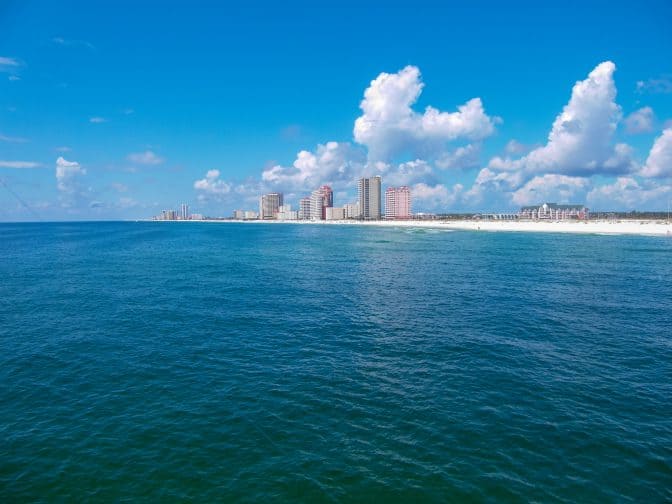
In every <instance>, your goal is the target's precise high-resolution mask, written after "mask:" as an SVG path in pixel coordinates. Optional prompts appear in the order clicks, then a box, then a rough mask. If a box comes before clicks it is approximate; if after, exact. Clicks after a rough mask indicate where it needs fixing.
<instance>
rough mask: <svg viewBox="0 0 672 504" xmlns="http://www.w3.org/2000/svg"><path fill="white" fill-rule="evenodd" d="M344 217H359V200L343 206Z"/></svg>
mask: <svg viewBox="0 0 672 504" xmlns="http://www.w3.org/2000/svg"><path fill="white" fill-rule="evenodd" d="M343 211H344V212H345V218H346V219H359V214H360V212H359V201H358V202H357V203H346V204H345V206H343Z"/></svg>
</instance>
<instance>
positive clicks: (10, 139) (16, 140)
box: [0, 133, 28, 143]
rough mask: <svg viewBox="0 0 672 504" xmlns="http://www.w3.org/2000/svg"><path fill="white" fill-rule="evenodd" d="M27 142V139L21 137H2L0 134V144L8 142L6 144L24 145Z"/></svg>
mask: <svg viewBox="0 0 672 504" xmlns="http://www.w3.org/2000/svg"><path fill="white" fill-rule="evenodd" d="M27 141H28V139H27V138H22V137H11V136H7V135H3V134H1V133H0V142H8V143H26V142H27Z"/></svg>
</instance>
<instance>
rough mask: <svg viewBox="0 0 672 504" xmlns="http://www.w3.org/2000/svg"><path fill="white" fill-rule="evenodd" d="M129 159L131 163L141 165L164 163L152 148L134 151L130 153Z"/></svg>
mask: <svg viewBox="0 0 672 504" xmlns="http://www.w3.org/2000/svg"><path fill="white" fill-rule="evenodd" d="M128 160H129V161H130V162H131V163H135V164H141V165H158V164H161V163H163V159H162V158H160V157H159V156H157V155H156V154H155V153H154V152H152V151H150V150H148V151H145V152H133V153H131V154H129V155H128Z"/></svg>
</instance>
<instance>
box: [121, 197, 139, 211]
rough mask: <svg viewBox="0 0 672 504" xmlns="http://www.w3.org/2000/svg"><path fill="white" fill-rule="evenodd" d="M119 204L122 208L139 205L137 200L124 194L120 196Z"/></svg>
mask: <svg viewBox="0 0 672 504" xmlns="http://www.w3.org/2000/svg"><path fill="white" fill-rule="evenodd" d="M118 206H119V208H122V209H127V208H133V207H136V206H138V202H137V201H135V200H134V199H133V198H129V197H127V196H123V197H121V198H119V204H118Z"/></svg>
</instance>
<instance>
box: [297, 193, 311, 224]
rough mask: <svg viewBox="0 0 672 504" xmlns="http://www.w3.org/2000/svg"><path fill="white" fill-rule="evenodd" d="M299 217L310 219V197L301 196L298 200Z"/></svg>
mask: <svg viewBox="0 0 672 504" xmlns="http://www.w3.org/2000/svg"><path fill="white" fill-rule="evenodd" d="M299 219H301V220H307V219H310V198H301V199H300V200H299Z"/></svg>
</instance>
